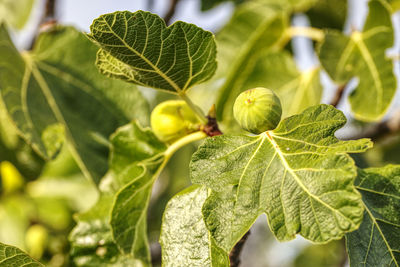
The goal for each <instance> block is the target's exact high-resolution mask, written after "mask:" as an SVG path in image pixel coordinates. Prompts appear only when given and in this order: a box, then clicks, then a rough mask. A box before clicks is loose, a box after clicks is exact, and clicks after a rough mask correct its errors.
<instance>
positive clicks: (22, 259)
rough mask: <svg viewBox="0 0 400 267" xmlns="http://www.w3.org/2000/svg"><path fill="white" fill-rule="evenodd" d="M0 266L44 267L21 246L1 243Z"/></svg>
mask: <svg viewBox="0 0 400 267" xmlns="http://www.w3.org/2000/svg"><path fill="white" fill-rule="evenodd" d="M0 266H4V267H20V266H28V267H44V265H43V264H41V263H40V262H38V261H36V260H34V259H32V258H31V257H29V255H28V254H26V253H25V252H23V251H22V250H20V249H19V248H16V247H13V246H10V245H6V244H3V243H0Z"/></svg>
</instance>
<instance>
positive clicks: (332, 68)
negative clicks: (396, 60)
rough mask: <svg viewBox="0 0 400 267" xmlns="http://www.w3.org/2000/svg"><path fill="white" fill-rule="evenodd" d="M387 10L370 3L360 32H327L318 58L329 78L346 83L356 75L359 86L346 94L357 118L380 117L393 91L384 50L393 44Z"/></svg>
mask: <svg viewBox="0 0 400 267" xmlns="http://www.w3.org/2000/svg"><path fill="white" fill-rule="evenodd" d="M393 40H394V37H393V27H392V21H391V17H390V10H389V9H388V7H387V6H386V5H385V4H384V3H383V2H381V1H377V0H374V1H370V2H369V14H368V17H367V21H366V22H365V25H364V29H363V31H362V32H358V31H355V32H353V33H352V34H351V35H350V36H345V35H343V34H342V33H340V32H336V31H330V32H327V34H326V36H325V40H324V42H323V43H322V46H321V48H320V51H319V58H320V60H321V63H322V65H323V67H324V68H325V70H326V71H327V72H328V74H329V75H330V76H331V77H332V79H333V80H334V81H335V82H337V83H339V84H345V83H347V82H348V81H349V80H350V79H351V78H353V77H357V78H358V86H357V88H356V89H355V90H354V91H353V92H352V94H351V95H350V97H349V101H350V105H351V109H352V111H353V113H354V115H355V117H356V118H357V119H360V120H364V121H374V120H379V119H380V118H382V117H383V115H385V113H386V111H387V109H388V107H389V105H390V102H391V101H392V99H393V96H394V94H395V91H396V84H397V83H396V78H395V76H394V74H393V63H392V62H391V60H389V59H387V58H385V51H386V49H387V48H390V47H391V46H392V45H393Z"/></svg>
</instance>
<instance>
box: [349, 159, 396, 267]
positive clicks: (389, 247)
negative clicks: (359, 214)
mask: <svg viewBox="0 0 400 267" xmlns="http://www.w3.org/2000/svg"><path fill="white" fill-rule="evenodd" d="M355 185H356V188H357V190H358V191H359V192H360V193H361V194H362V199H363V202H364V206H365V212H364V220H363V222H362V224H361V226H360V228H359V229H358V230H357V231H355V232H352V233H350V234H347V235H346V238H347V247H348V251H349V257H350V266H397V267H398V266H400V193H399V192H400V166H399V165H387V166H386V167H383V168H369V169H364V170H362V169H360V170H359V172H358V177H357V179H356V181H355Z"/></svg>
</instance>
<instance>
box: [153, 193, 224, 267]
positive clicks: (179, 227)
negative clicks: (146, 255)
mask: <svg viewBox="0 0 400 267" xmlns="http://www.w3.org/2000/svg"><path fill="white" fill-rule="evenodd" d="M207 195H208V193H207V188H205V187H199V186H191V187H189V188H187V189H185V190H184V191H182V192H180V193H178V194H177V195H175V196H174V197H173V198H172V199H171V200H170V201H169V202H168V204H167V207H166V208H165V211H164V216H163V223H162V226H161V236H160V244H161V247H162V262H163V266H199V267H203V266H215V267H222V266H229V258H228V255H227V253H226V252H224V251H223V250H222V249H221V248H219V247H218V246H217V245H216V244H215V240H214V239H213V237H212V236H210V232H209V231H208V229H207V227H206V225H205V223H204V220H203V214H202V212H201V207H202V206H203V203H204V201H205V200H206V198H207Z"/></svg>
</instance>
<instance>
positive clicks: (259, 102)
mask: <svg viewBox="0 0 400 267" xmlns="http://www.w3.org/2000/svg"><path fill="white" fill-rule="evenodd" d="M233 116H234V117H235V119H236V121H237V122H238V123H239V124H240V126H241V127H242V128H243V129H245V130H246V131H249V132H251V133H254V134H259V133H262V132H265V131H268V130H272V129H275V128H276V126H277V125H278V123H279V122H280V120H281V116H282V106H281V101H280V100H279V98H278V97H277V96H276V94H275V93H274V92H273V91H272V90H270V89H267V88H262V87H257V88H254V89H249V90H247V91H244V92H242V93H241V94H240V95H239V96H238V97H237V98H236V101H235V104H234V105H233Z"/></svg>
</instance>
